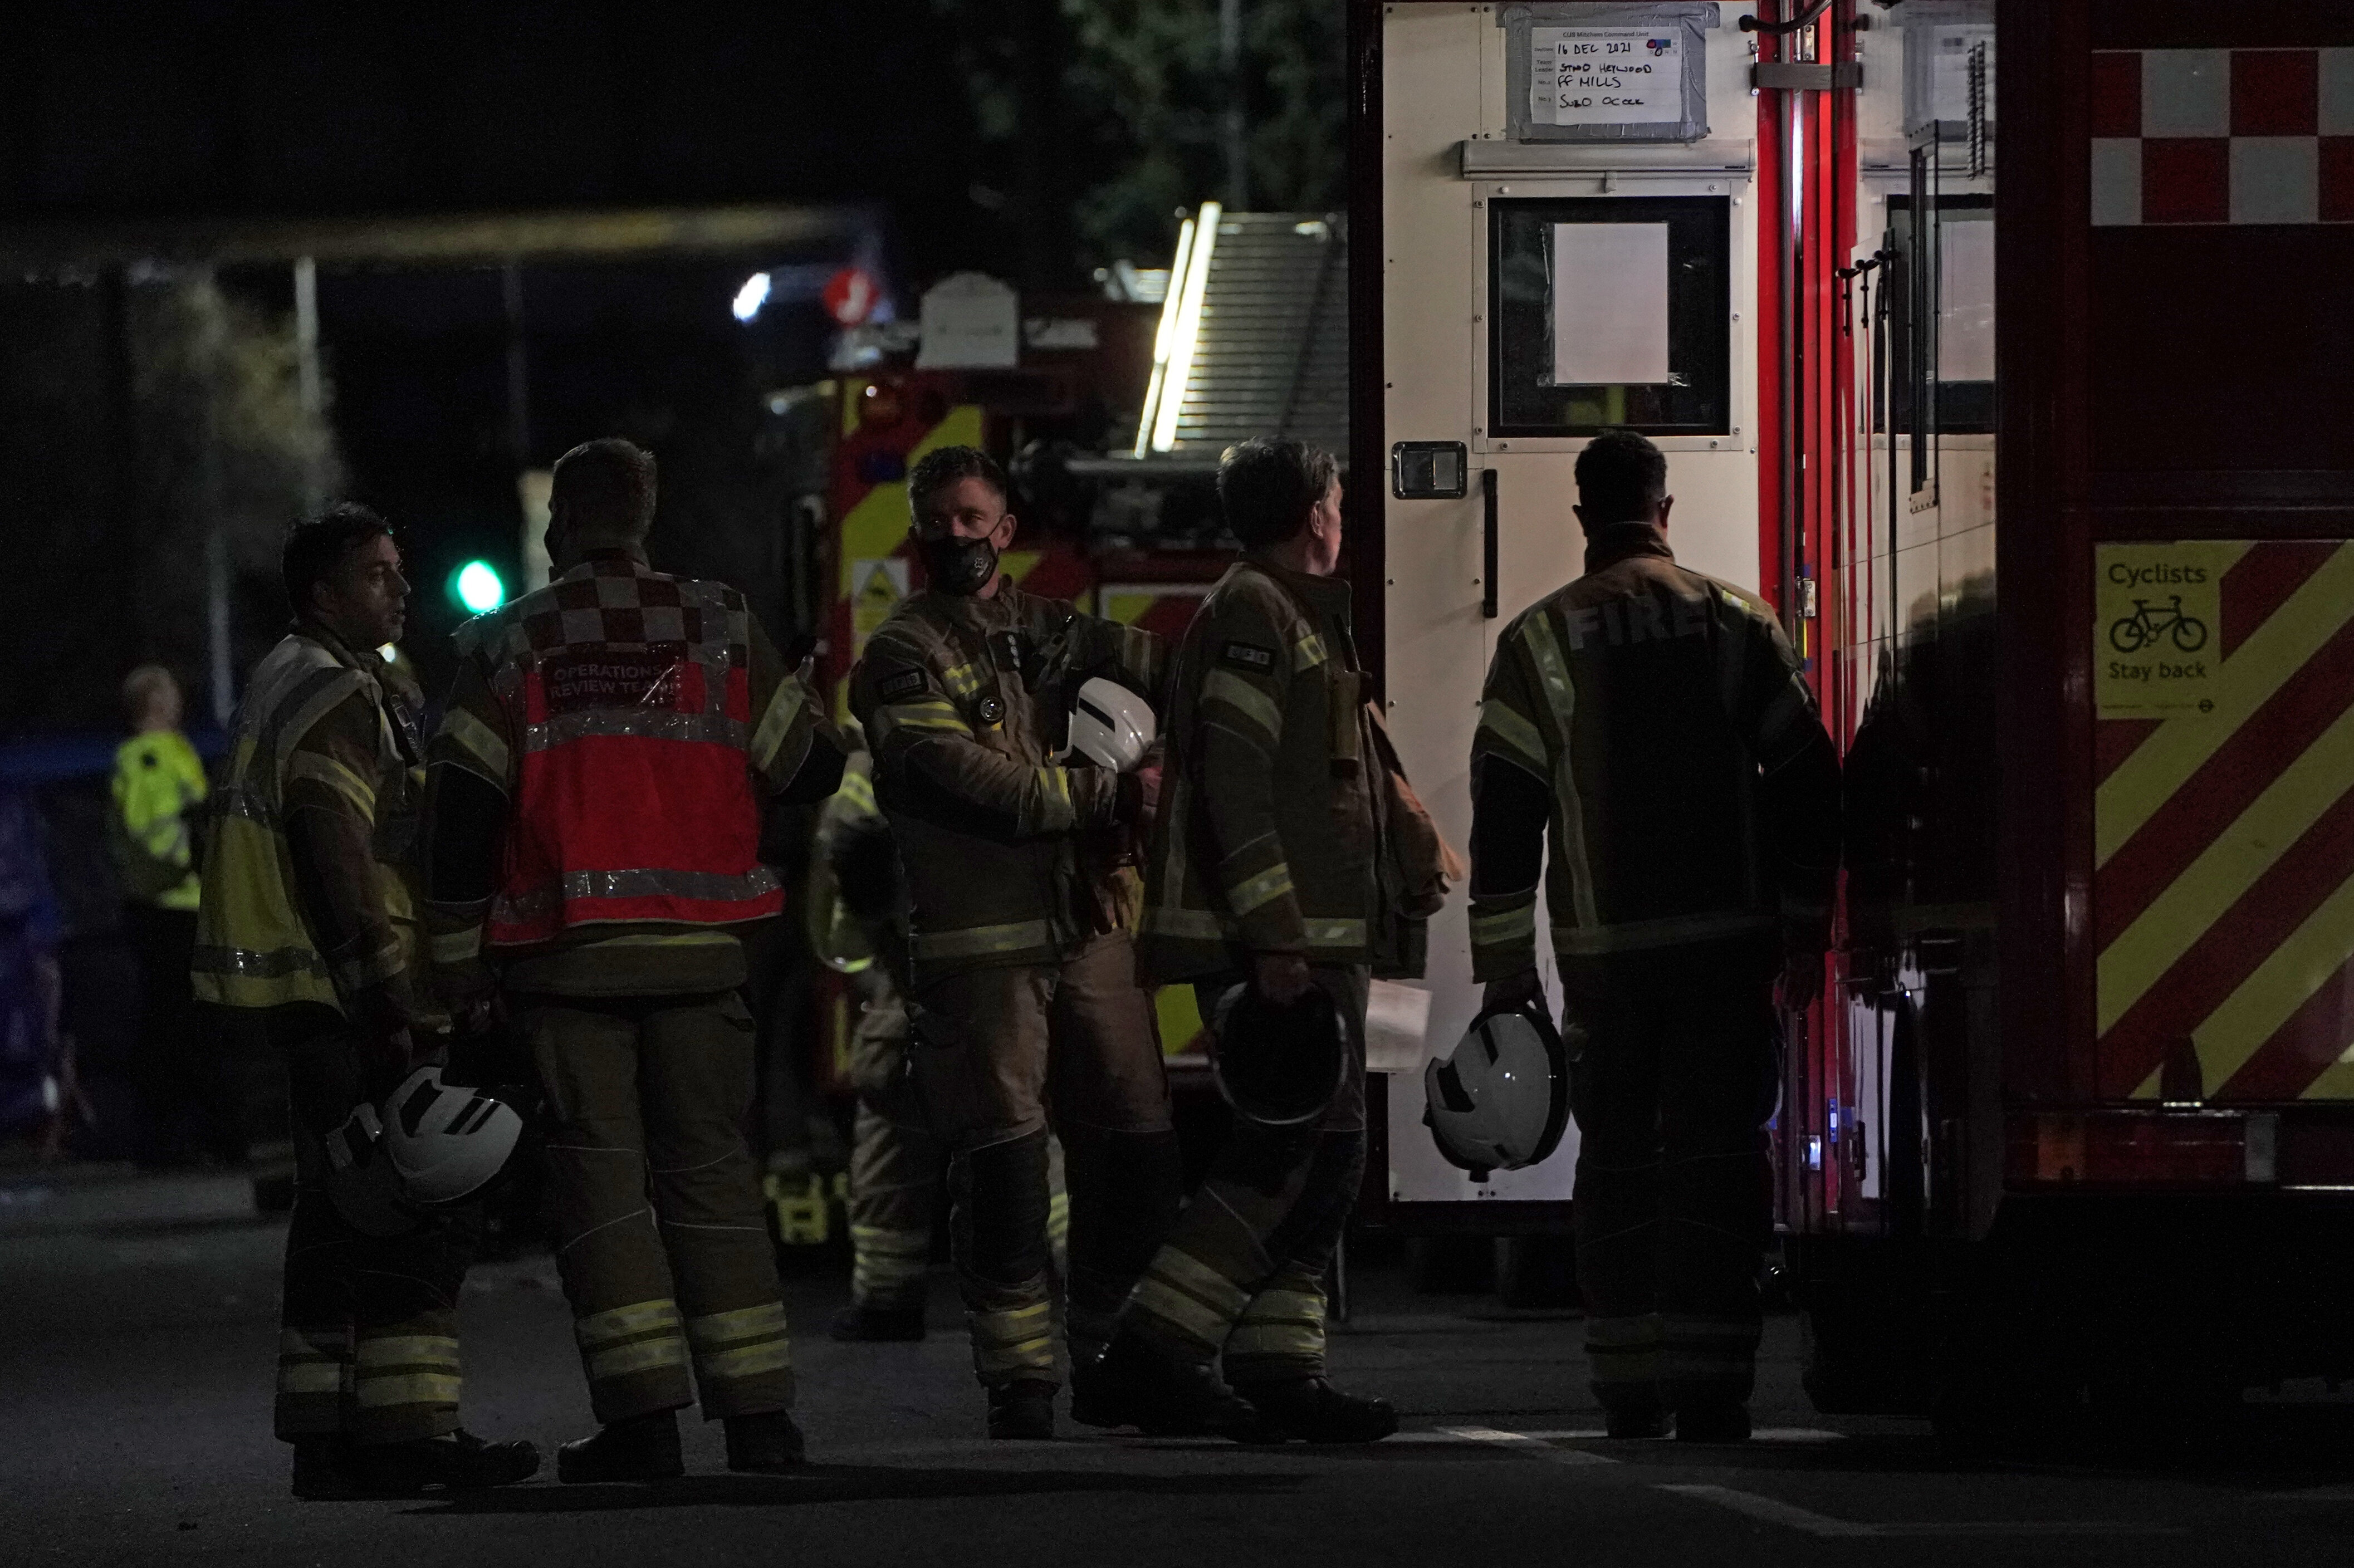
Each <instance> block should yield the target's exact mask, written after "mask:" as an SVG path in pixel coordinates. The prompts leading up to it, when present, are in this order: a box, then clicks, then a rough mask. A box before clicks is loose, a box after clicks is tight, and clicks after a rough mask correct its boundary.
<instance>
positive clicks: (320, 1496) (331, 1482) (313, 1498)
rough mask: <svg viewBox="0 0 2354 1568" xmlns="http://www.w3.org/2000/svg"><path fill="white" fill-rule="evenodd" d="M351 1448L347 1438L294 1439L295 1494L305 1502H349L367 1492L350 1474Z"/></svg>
mask: <svg viewBox="0 0 2354 1568" xmlns="http://www.w3.org/2000/svg"><path fill="white" fill-rule="evenodd" d="M350 1459H351V1445H350V1444H349V1442H348V1441H346V1440H345V1438H343V1437H340V1436H334V1437H297V1438H296V1439H294V1495H295V1496H296V1497H298V1498H300V1499H302V1501H304V1502H348V1501H350V1500H351V1499H354V1498H360V1497H366V1495H367V1493H366V1492H365V1491H363V1490H362V1489H361V1488H360V1483H359V1481H358V1479H357V1478H355V1476H353V1474H352V1471H351V1465H350Z"/></svg>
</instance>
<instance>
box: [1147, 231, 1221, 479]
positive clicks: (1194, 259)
mask: <svg viewBox="0 0 2354 1568" xmlns="http://www.w3.org/2000/svg"><path fill="white" fill-rule="evenodd" d="M1220 211H1221V209H1220V207H1219V206H1218V204H1217V203H1216V202H1214V201H1205V202H1204V203H1203V204H1202V210H1201V213H1200V215H1199V216H1198V217H1196V218H1195V219H1194V224H1193V251H1192V254H1190V255H1189V256H1187V257H1186V259H1185V291H1184V298H1183V300H1182V302H1180V303H1179V304H1178V307H1177V321H1176V339H1175V341H1174V342H1173V343H1172V344H1171V345H1170V351H1169V374H1168V375H1167V376H1164V377H1162V378H1161V397H1160V404H1159V407H1158V408H1156V409H1155V410H1154V417H1153V422H1152V450H1154V451H1157V452H1165V451H1167V450H1170V449H1171V448H1172V447H1173V446H1175V445H1176V444H1177V415H1178V412H1179V410H1181V409H1182V408H1183V407H1184V406H1185V383H1186V382H1187V380H1188V379H1190V378H1191V377H1192V376H1193V346H1194V344H1195V342H1196V340H1198V339H1199V338H1200V336H1201V334H1202V293H1203V291H1204V290H1205V289H1207V288H1208V287H1209V283H1210V253H1211V252H1212V251H1213V250H1214V249H1217V243H1218V216H1219V213H1220Z"/></svg>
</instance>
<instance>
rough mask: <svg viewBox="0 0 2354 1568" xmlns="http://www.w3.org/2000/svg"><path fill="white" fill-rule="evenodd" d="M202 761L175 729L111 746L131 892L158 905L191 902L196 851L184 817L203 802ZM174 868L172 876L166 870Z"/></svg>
mask: <svg viewBox="0 0 2354 1568" xmlns="http://www.w3.org/2000/svg"><path fill="white" fill-rule="evenodd" d="M205 794H206V784H205V765H204V764H203V763H202V762H200V761H198V760H197V759H196V747H193V746H190V745H189V744H188V737H187V736H184V735H182V734H181V733H180V732H179V731H178V730H176V729H154V730H148V731H145V732H144V733H143V734H139V735H134V736H132V737H131V738H130V739H128V740H126V741H124V742H123V743H122V745H121V746H119V747H115V750H114V809H115V810H116V812H117V813H119V814H120V815H121V817H122V832H123V841H124V842H122V844H121V845H120V846H119V851H120V855H121V858H122V860H123V861H124V862H125V863H126V864H125V865H124V881H125V883H126V884H127V885H129V892H130V895H131V896H132V897H133V899H135V900H136V901H138V902H140V903H143V904H153V905H154V906H156V907H157V908H159V909H194V908H195V907H196V901H197V895H198V888H197V883H196V856H195V854H194V853H193V851H192V846H191V840H190V837H189V833H188V817H189V815H190V814H191V813H192V812H194V811H195V810H196V807H197V806H199V805H200V804H202V803H203V801H204V799H205ZM175 870H176V871H177V872H178V873H179V875H178V877H177V879H176V880H175V878H174V877H173V875H172V873H173V872H174V871H175Z"/></svg>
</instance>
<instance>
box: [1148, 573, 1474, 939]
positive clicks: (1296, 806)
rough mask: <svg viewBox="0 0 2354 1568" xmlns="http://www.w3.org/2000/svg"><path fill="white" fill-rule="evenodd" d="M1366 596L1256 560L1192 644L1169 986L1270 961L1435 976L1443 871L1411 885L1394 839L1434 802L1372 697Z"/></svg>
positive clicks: (1171, 815)
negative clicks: (1398, 826) (1356, 635)
mask: <svg viewBox="0 0 2354 1568" xmlns="http://www.w3.org/2000/svg"><path fill="white" fill-rule="evenodd" d="M1349 603H1350V588H1349V585H1348V584H1347V583H1346V582H1344V581H1342V580H1341V579H1340V578H1337V577H1308V576H1305V575H1303V574H1301V573H1299V572H1294V571H1291V570H1288V568H1286V567H1281V566H1278V565H1276V564H1275V563H1273V562H1271V561H1267V560H1265V559H1262V558H1260V557H1257V556H1246V558H1244V559H1243V560H1241V561H1238V562H1236V563H1235V565H1234V566H1233V567H1230V568H1229V569H1228V570H1227V572H1226V575H1225V577H1222V578H1220V579H1219V580H1218V584H1217V586H1216V587H1215V588H1213V589H1212V590H1211V591H1210V595H1209V597H1208V598H1207V599H1204V600H1203V602H1202V608H1201V609H1199V610H1198V611H1196V612H1195V614H1194V617H1193V624H1192V625H1191V626H1190V627H1188V628H1187V629H1186V632H1185V636H1184V639H1183V641H1181V642H1180V643H1179V644H1178V650H1177V654H1176V658H1175V660H1174V662H1173V664H1172V670H1171V673H1170V681H1169V717H1168V723H1167V725H1166V726H1164V728H1163V731H1162V733H1163V735H1164V736H1166V738H1167V741H1168V746H1169V759H1168V764H1167V768H1166V771H1165V773H1164V775H1163V779H1162V783H1161V814H1160V820H1159V821H1158V822H1157V823H1156V825H1155V828H1154V832H1153V841H1152V846H1151V849H1150V852H1149V853H1148V854H1147V856H1146V859H1145V892H1144V917H1143V939H1142V942H1141V945H1140V958H1141V959H1142V961H1143V963H1144V965H1145V967H1146V968H1147V969H1149V970H1150V972H1151V973H1152V975H1153V977H1154V978H1155V979H1157V980H1164V981H1166V980H1186V979H1192V978H1194V977H1198V976H1204V975H1210V974H1217V973H1223V972H1228V971H1232V970H1234V969H1237V968H1239V967H1241V965H1242V964H1243V962H1244V961H1245V960H1246V959H1247V958H1248V957H1249V956H1251V955H1253V954H1260V953H1297V954H1299V955H1301V956H1302V957H1304V958H1306V959H1308V960H1309V961H1310V963H1314V964H1322V965H1357V964H1369V965H1371V966H1372V967H1373V969H1375V970H1376V971H1378V972H1380V973H1383V974H1391V975H1404V976H1410V975H1415V974H1418V973H1420V971H1421V954H1422V916H1424V915H1426V914H1427V913H1429V911H1430V910H1431V909H1432V908H1433V907H1435V905H1436V896H1435V895H1432V893H1431V890H1430V888H1429V886H1428V884H1429V883H1430V881H1431V880H1432V877H1431V875H1430V874H1428V873H1427V872H1421V873H1408V874H1401V873H1400V870H1399V863H1398V856H1397V855H1396V853H1394V851H1395V849H1396V847H1397V846H1396V843H1395V842H1394V836H1393V834H1392V832H1391V821H1392V818H1393V813H1394V812H1399V813H1403V812H1409V811H1410V812H1412V813H1413V814H1414V815H1415V816H1416V818H1417V819H1419V813H1420V808H1419V806H1418V805H1414V804H1412V792H1411V791H1410V790H1405V789H1403V785H1404V779H1403V775H1402V774H1397V773H1395V772H1394V758H1393V757H1392V756H1391V754H1390V750H1389V746H1388V739H1387V736H1386V735H1384V733H1383V731H1382V728H1381V724H1380V719H1379V717H1378V715H1377V714H1376V713H1375V712H1374V710H1373V706H1372V705H1371V704H1370V703H1368V701H1367V700H1366V699H1367V697H1368V695H1369V691H1368V687H1367V683H1366V679H1365V676H1364V673H1363V671H1362V670H1361V669H1360V668H1359V666H1358V663H1357V657H1356V648H1355V642H1354V640H1353V638H1352V634H1351V631H1350V624H1349ZM1385 762H1386V763H1388V764H1390V766H1385ZM1416 826H1417V827H1419V828H1423V829H1426V828H1427V826H1428V824H1427V822H1426V821H1420V820H1417V821H1416ZM1432 842H1436V841H1435V836H1434V837H1433V838H1432ZM1408 884H1412V885H1408Z"/></svg>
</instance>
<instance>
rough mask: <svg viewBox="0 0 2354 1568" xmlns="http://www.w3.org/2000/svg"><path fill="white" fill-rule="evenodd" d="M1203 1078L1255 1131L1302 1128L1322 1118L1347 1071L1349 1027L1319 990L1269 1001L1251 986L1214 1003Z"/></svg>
mask: <svg viewBox="0 0 2354 1568" xmlns="http://www.w3.org/2000/svg"><path fill="white" fill-rule="evenodd" d="M1210 1042H1211V1049H1210V1073H1211V1076H1212V1077H1213V1078H1214V1080H1215V1081H1216V1083H1217V1086H1218V1093H1219V1095H1220V1096H1222V1097H1224V1098H1225V1102H1226V1104H1228V1105H1230V1106H1232V1107H1234V1110H1235V1115H1236V1116H1238V1117H1241V1118H1243V1119H1244V1120H1245V1121H1249V1122H1255V1123H1257V1125H1258V1126H1260V1127H1278V1128H1281V1127H1303V1126H1305V1125H1307V1124H1308V1123H1310V1122H1311V1121H1314V1120H1315V1119H1316V1118H1318V1117H1320V1116H1322V1115H1323V1114H1324V1110H1325V1107H1328V1106H1330V1105H1331V1103H1332V1097H1333V1096H1334V1095H1336V1094H1338V1093H1339V1092H1340V1090H1341V1081H1342V1079H1343V1078H1344V1076H1345V1075H1347V1073H1348V1070H1349V1026H1348V1024H1347V1023H1346V1022H1343V1021H1342V1019H1341V1010H1340V1009H1339V1008H1338V1007H1336V1006H1334V1005H1333V1002H1332V998H1331V995H1330V994H1329V993H1327V992H1326V991H1325V990H1324V988H1323V987H1322V986H1317V985H1311V986H1310V987H1309V988H1308V990H1307V991H1305V992H1304V993H1302V994H1301V995H1300V996H1299V998H1298V999H1297V1000H1296V1001H1288V1002H1276V1001H1268V1000H1267V998H1266V997H1265V996H1262V995H1261V994H1259V990H1258V988H1257V986H1255V985H1237V986H1235V987H1233V988H1231V989H1230V990H1228V991H1226V993H1225V995H1224V996H1222V997H1220V998H1219V999H1218V1002H1217V1005H1216V1007H1214V1009H1213V1010H1212V1016H1211V1020H1210Z"/></svg>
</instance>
